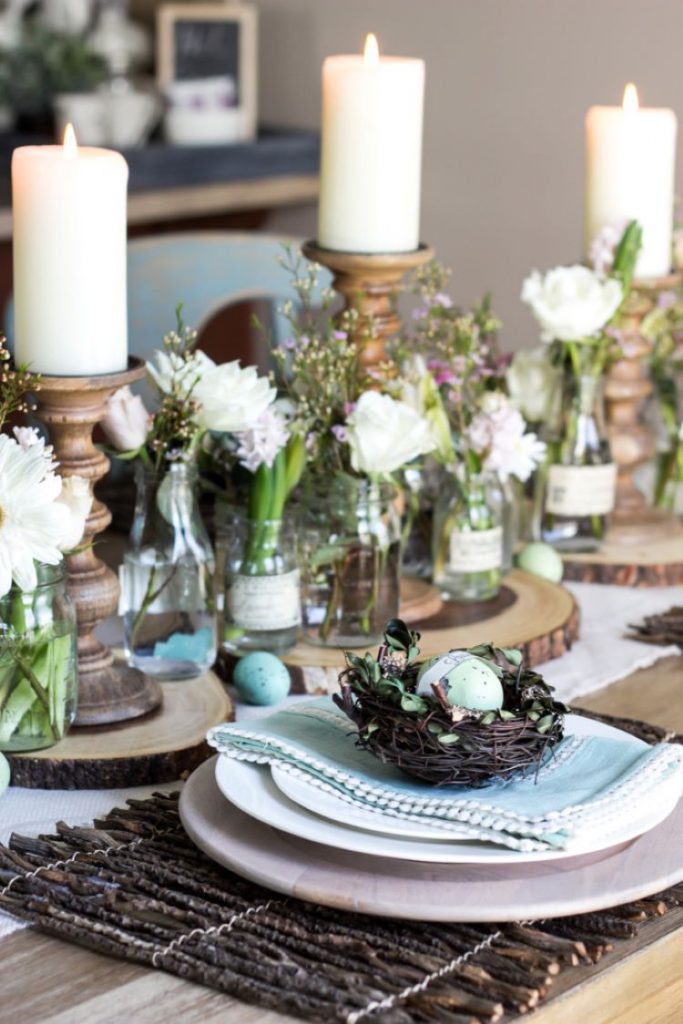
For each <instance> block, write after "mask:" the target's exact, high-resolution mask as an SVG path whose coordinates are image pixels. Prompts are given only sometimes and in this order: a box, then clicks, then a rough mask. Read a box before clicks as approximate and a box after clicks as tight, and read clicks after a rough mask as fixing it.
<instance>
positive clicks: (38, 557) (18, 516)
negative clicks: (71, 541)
mask: <svg viewBox="0 0 683 1024" xmlns="http://www.w3.org/2000/svg"><path fill="white" fill-rule="evenodd" d="M61 489H62V481H61V479H60V478H59V477H58V476H57V475H56V474H55V473H53V472H52V470H51V468H50V465H49V463H48V462H47V460H46V458H45V454H44V450H43V446H42V445H39V444H34V445H31V446H29V447H28V448H26V449H22V447H21V446H20V445H19V444H18V442H17V441H15V440H14V439H13V438H11V437H8V435H7V434H0V596H2V595H4V594H6V593H7V592H8V591H9V590H10V588H11V586H12V582H14V583H16V585H17V586H18V587H19V588H20V589H21V590H33V589H34V588H35V586H36V583H37V577H36V566H35V563H36V562H45V563H47V564H48V565H57V564H58V563H59V562H60V561H61V559H62V553H61V551H60V544H61V542H62V540H63V539H64V538H65V537H67V536H68V534H69V530H70V526H71V513H70V511H69V509H68V507H67V506H66V505H65V504H61V503H58V502H57V498H58V497H59V494H60V492H61Z"/></svg>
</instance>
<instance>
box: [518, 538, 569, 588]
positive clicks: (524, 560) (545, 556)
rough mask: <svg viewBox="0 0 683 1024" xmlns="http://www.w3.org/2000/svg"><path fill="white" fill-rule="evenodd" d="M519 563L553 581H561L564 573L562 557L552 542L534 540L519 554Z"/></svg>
mask: <svg viewBox="0 0 683 1024" xmlns="http://www.w3.org/2000/svg"><path fill="white" fill-rule="evenodd" d="M517 565H518V566H519V567H520V569H523V570H524V571H525V572H530V573H532V575H534V576H540V577H541V578H542V579H544V580H550V582H551V583H559V582H560V580H561V579H562V574H563V573H564V566H563V564H562V559H561V558H560V556H559V555H558V553H557V551H556V550H555V548H551V546H550V544H541V543H540V541H534V543H533V544H527V545H526V547H524V548H522V550H521V551H520V553H519V555H518V556H517Z"/></svg>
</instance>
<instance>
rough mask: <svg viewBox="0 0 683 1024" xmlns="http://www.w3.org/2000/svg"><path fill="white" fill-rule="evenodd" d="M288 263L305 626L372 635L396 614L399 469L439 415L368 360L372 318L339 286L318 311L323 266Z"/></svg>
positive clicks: (350, 638)
mask: <svg viewBox="0 0 683 1024" xmlns="http://www.w3.org/2000/svg"><path fill="white" fill-rule="evenodd" d="M285 262H286V265H287V266H288V267H289V269H290V271H291V274H292V279H293V285H294V289H295V291H296V293H297V300H298V301H297V304H296V306H295V305H294V304H293V303H292V304H288V305H287V306H285V308H284V313H285V315H286V316H287V317H288V319H289V322H290V325H291V330H292V336H291V339H290V340H289V341H288V342H287V343H286V344H285V345H284V346H283V347H282V348H281V349H279V350H276V352H275V358H276V361H277V363H278V369H279V379H280V381H281V385H282V388H283V390H284V393H285V394H286V396H287V398H288V400H289V402H290V403H291V405H290V408H291V419H290V429H291V430H292V431H293V432H294V433H295V434H296V435H299V436H301V437H302V438H303V439H304V444H305V450H306V456H307V469H306V473H305V475H304V477H303V480H302V485H301V488H300V498H299V507H300V520H301V531H300V534H301V535H300V548H301V554H302V557H301V569H302V580H301V583H302V617H303V633H304V636H305V638H306V639H308V640H309V641H311V642H313V643H318V644H330V645H334V646H338V645H340V644H343V645H346V646H356V645H362V644H365V643H367V642H368V641H371V640H373V639H379V637H381V633H382V628H383V625H384V622H386V620H387V618H390V617H392V616H395V615H396V614H397V610H398V600H399V575H400V540H401V532H400V508H399V493H398V489H397V486H396V480H395V474H396V473H397V472H398V471H400V470H401V469H402V468H403V467H404V466H406V465H407V464H409V463H411V462H412V461H413V460H414V459H416V458H417V457H418V456H420V455H422V454H424V453H426V452H429V451H432V450H434V449H435V448H436V446H437V440H436V436H435V431H434V429H433V419H432V418H431V417H430V414H429V413H428V412H426V413H424V414H421V413H420V412H419V411H417V410H416V409H415V408H413V407H412V406H411V405H410V404H408V403H407V402H406V401H403V400H402V397H401V395H402V391H403V382H402V381H401V379H400V377H399V375H398V372H397V369H396V367H395V366H394V365H393V364H392V363H390V362H387V363H385V364H384V365H382V366H380V367H379V368H376V369H373V371H372V373H369V372H368V370H367V369H366V368H365V364H364V361H363V349H364V346H365V345H366V344H367V343H368V342H370V341H372V340H373V338H374V337H375V332H376V326H375V324H374V322H373V321H372V319H371V318H366V317H363V316H361V314H359V313H358V312H357V311H355V310H347V311H345V312H344V313H343V314H342V315H341V317H337V318H333V317H332V315H331V312H330V301H331V295H328V296H326V297H325V298H324V301H323V308H322V309H321V310H314V309H313V308H312V305H311V300H310V297H311V293H312V291H313V288H314V285H315V282H316V278H317V274H318V272H319V268H318V267H317V266H316V265H315V264H304V263H303V261H301V260H299V259H297V258H296V257H293V256H292V255H291V254H288V256H287V257H286V258H285ZM297 307H298V309H297Z"/></svg>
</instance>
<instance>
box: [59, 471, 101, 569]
mask: <svg viewBox="0 0 683 1024" xmlns="http://www.w3.org/2000/svg"><path fill="white" fill-rule="evenodd" d="M57 502H58V503H59V504H60V505H66V508H67V510H68V512H69V519H68V524H67V526H66V529H65V531H64V533H63V534H62V537H61V539H60V543H59V550H60V551H73V549H74V548H75V547H77V546H78V545H79V544H80V542H81V541H82V540H83V531H84V530H85V521H86V519H87V518H88V515H89V513H90V509H91V507H92V502H93V496H92V491H91V490H90V484H89V483H88V481H87V480H84V479H83V477H82V476H67V477H64V478H63V480H62V489H61V491H60V493H59V497H58V498H57Z"/></svg>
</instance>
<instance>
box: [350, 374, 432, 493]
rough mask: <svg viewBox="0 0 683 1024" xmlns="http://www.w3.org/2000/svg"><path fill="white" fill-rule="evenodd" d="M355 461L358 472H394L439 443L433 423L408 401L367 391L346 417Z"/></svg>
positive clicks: (352, 457)
mask: <svg viewBox="0 0 683 1024" xmlns="http://www.w3.org/2000/svg"><path fill="white" fill-rule="evenodd" d="M346 440H347V442H348V444H349V447H350V448H351V465H352V467H353V469H354V470H355V471H356V472H357V473H368V474H372V473H393V472H394V471H395V470H397V469H400V468H401V466H405V465H406V463H408V462H412V460H413V459H415V458H417V456H418V455H426V454H427V453H428V452H431V451H433V450H434V449H435V447H436V441H435V439H434V435H433V433H432V431H431V429H430V427H429V424H428V423H427V421H426V420H425V419H423V417H421V416H420V415H419V414H418V413H417V412H416V411H415V410H414V409H411V407H410V406H409V405H407V404H406V403H405V402H398V401H396V399H394V398H391V397H390V396H389V395H381V394H380V393H379V392H378V391H365V392H364V393H363V394H362V395H361V396H360V398H359V399H358V401H357V402H356V407H355V409H354V410H353V412H352V413H351V415H350V416H349V417H348V419H347V420H346Z"/></svg>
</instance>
